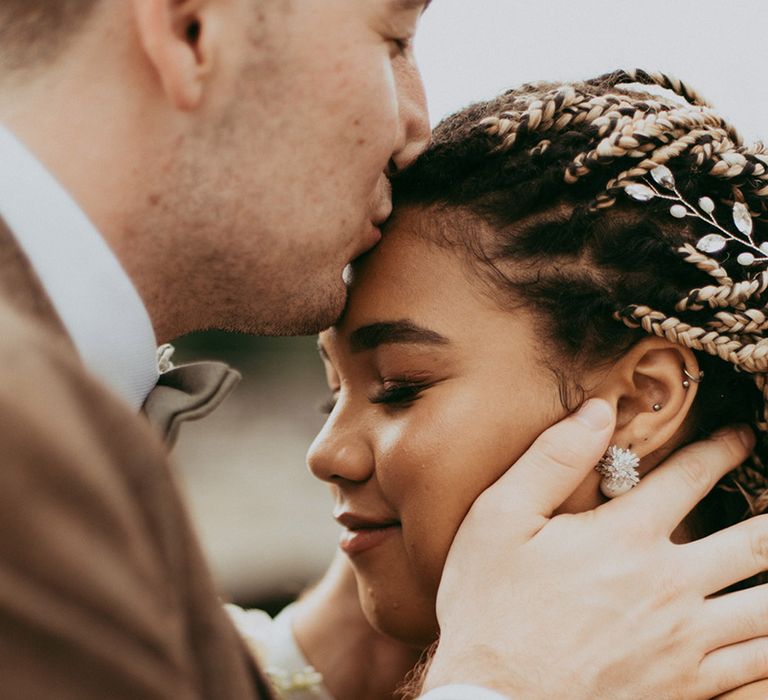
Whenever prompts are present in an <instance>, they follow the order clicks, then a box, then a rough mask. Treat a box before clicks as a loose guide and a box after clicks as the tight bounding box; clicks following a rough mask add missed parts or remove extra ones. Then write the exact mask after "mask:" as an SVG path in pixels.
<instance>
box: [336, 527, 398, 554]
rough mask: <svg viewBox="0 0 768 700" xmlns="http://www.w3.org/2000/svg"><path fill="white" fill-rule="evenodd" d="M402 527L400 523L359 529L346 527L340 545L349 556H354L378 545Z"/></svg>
mask: <svg viewBox="0 0 768 700" xmlns="http://www.w3.org/2000/svg"><path fill="white" fill-rule="evenodd" d="M399 529H400V523H392V524H391V525H381V526H379V527H365V528H360V529H358V530H347V529H344V530H343V531H342V533H341V537H340V538H339V547H340V548H341V551H342V552H344V553H345V554H346V555H347V556H350V557H351V556H354V555H356V554H361V553H362V552H367V551H368V550H369V549H373V548H374V547H378V545H380V544H381V543H382V542H384V541H385V540H386V539H387V538H388V537H389V536H390V535H392V534H394V533H395V532H397V531H398V530H399Z"/></svg>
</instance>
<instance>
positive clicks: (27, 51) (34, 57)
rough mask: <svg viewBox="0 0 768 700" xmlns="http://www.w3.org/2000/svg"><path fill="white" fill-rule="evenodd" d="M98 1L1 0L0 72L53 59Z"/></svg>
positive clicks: (30, 66)
mask: <svg viewBox="0 0 768 700" xmlns="http://www.w3.org/2000/svg"><path fill="white" fill-rule="evenodd" d="M98 2H99V0H0V69H2V70H5V71H9V70H14V69H24V68H35V67H37V66H39V65H40V64H43V63H46V62H49V61H52V60H53V59H55V58H56V57H57V56H58V55H59V53H60V52H61V51H62V49H63V48H64V47H65V46H66V44H67V42H68V40H69V39H71V38H72V36H74V35H75V34H76V33H77V31H78V29H79V28H80V26H81V25H82V24H83V23H84V22H85V20H87V19H88V17H89V15H90V13H91V11H92V10H93V8H94V7H95V6H96V4H97V3H98Z"/></svg>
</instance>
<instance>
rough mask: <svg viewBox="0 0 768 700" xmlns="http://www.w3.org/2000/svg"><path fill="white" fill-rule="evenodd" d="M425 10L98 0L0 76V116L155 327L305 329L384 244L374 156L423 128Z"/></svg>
mask: <svg viewBox="0 0 768 700" xmlns="http://www.w3.org/2000/svg"><path fill="white" fill-rule="evenodd" d="M423 8H424V3H413V4H411V5H410V6H408V7H405V6H403V7H401V6H399V5H397V4H396V3H394V2H391V0H307V1H304V2H301V3H286V2H283V0H271V1H270V2H266V3H256V4H255V3H254V2H253V0H235V2H230V1H229V0H206V1H203V2H195V3H170V2H160V1H158V0H132V1H131V2H126V3H120V4H119V6H117V7H115V6H114V4H113V3H101V5H100V7H99V8H97V9H96V11H95V12H94V14H93V16H92V17H91V18H90V19H89V21H88V23H87V25H86V26H85V27H83V29H82V32H81V36H80V38H79V40H78V41H77V42H73V43H72V44H71V47H70V48H69V49H68V50H67V51H66V52H65V53H64V54H63V55H62V56H60V57H59V58H58V59H57V61H56V62H55V63H54V64H52V65H51V66H49V67H46V68H45V70H42V71H40V72H39V73H38V72H32V73H31V74H30V73H26V72H25V73H21V74H18V75H11V76H7V77H6V80H5V82H4V85H3V86H2V91H3V93H4V98H5V99H4V100H3V104H4V107H3V108H2V110H0V118H2V119H3V121H5V123H7V124H9V125H10V127H11V128H12V129H13V130H14V131H15V132H16V133H17V134H19V135H20V136H21V138H22V139H23V140H24V141H25V142H26V143H27V144H28V145H29V146H30V147H31V148H32V150H33V151H35V152H36V153H37V154H38V155H39V156H40V157H41V158H42V160H43V161H44V162H45V163H46V164H47V165H48V166H49V167H50V168H51V169H52V170H53V171H54V172H56V173H57V175H58V176H59V178H60V179H61V180H62V182H63V183H64V184H65V185H66V186H67V188H68V189H69V191H70V192H71V193H72V194H73V195H74V196H75V198H76V199H77V201H78V202H79V203H80V204H81V205H82V206H83V208H84V209H85V210H86V211H87V212H88V213H89V215H90V216H91V218H92V219H93V220H94V221H95V223H96V225H97V226H98V228H99V229H100V230H101V231H102V233H103V234H104V236H105V237H106V238H107V240H108V241H109V242H110V244H111V245H112V247H113V249H114V250H115V252H116V253H117V254H118V257H119V258H120V260H121V262H122V263H123V265H124V266H125V268H126V270H127V271H128V273H129V274H130V276H131V277H132V279H133V280H134V282H135V283H136V285H137V287H138V289H139V291H140V293H141V295H142V297H143V298H144V300H145V303H146V304H147V306H148V308H149V311H150V314H151V316H152V319H153V322H154V325H155V329H156V332H157V335H158V339H159V340H161V341H165V340H168V339H171V338H173V337H175V336H177V335H180V334H181V333H184V332H188V331H192V330H195V329H201V328H209V327H219V328H227V329H236V330H240V331H248V332H259V333H301V332H312V331H317V330H319V329H321V328H323V327H325V326H327V325H328V324H330V323H331V322H332V321H333V320H334V319H335V318H336V317H337V316H338V314H339V313H340V312H341V310H342V308H343V305H344V301H345V287H344V285H343V283H342V280H341V276H342V270H343V268H344V267H345V265H346V264H347V263H348V262H349V261H350V260H352V259H354V258H355V257H357V256H358V255H360V254H361V253H362V252H364V251H365V250H367V249H368V248H370V247H371V246H372V245H373V244H375V242H376V241H377V240H378V231H377V230H376V226H377V225H378V224H381V223H382V222H383V220H384V219H385V218H386V217H387V216H388V214H389V211H390V196H389V186H388V182H387V179H386V177H385V172H386V171H388V170H392V169H398V168H402V167H404V166H405V165H407V164H408V163H409V162H410V161H411V160H412V159H413V158H414V157H415V156H416V155H417V153H418V152H419V151H420V150H421V149H422V148H423V146H424V145H425V143H426V140H427V138H428V134H429V130H428V121H427V116H426V108H425V103H424V95H423V90H422V85H421V81H420V77H419V74H418V71H417V69H416V66H415V63H414V60H413V55H412V52H411V48H410V45H409V42H410V40H411V38H412V37H413V35H414V33H415V31H416V27H417V24H418V20H419V18H420V15H421V12H422V10H423ZM191 28H194V29H195V31H194V32H192V31H190V30H191ZM191 36H194V37H195V38H190V37H191ZM84 71H85V73H86V74H85V75H84ZM117 76H119V79H118V78H117ZM73 153H77V154H78V157H77V158H73V157H72V154H73ZM338 163H344V164H345V166H344V167H343V168H340V167H338ZM147 251H151V253H152V254H151V255H148V254H147ZM169 269H172V270H174V274H172V275H169V274H168V270H169Z"/></svg>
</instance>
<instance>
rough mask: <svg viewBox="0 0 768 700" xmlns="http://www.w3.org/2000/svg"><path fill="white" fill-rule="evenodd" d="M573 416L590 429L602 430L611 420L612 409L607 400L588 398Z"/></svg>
mask: <svg viewBox="0 0 768 700" xmlns="http://www.w3.org/2000/svg"><path fill="white" fill-rule="evenodd" d="M575 417H576V420H577V421H579V423H582V424H583V425H585V426H586V427H587V428H589V429H590V430H603V429H605V428H607V427H608V426H609V425H610V424H611V423H612V422H613V410H612V409H611V406H610V404H609V403H608V402H607V401H603V400H602V399H589V401H587V402H585V403H584V405H583V406H582V407H581V408H580V409H579V410H578V411H577V412H576V414H575Z"/></svg>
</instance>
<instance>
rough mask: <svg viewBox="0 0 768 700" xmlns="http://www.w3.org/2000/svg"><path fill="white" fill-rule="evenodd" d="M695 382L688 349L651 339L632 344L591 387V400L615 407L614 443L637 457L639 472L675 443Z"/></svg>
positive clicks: (696, 373) (694, 362) (696, 369)
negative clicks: (661, 451)
mask: <svg viewBox="0 0 768 700" xmlns="http://www.w3.org/2000/svg"><path fill="white" fill-rule="evenodd" d="M698 378H699V365H698V362H697V360H696V356H695V355H694V354H693V352H692V351H691V350H689V349H688V348H685V347H681V346H680V345H675V344H674V343H671V342H669V341H668V340H665V339H664V338H656V337H652V338H645V339H643V340H641V341H640V342H639V343H637V344H636V345H634V346H633V347H632V348H631V349H630V350H629V352H627V353H626V354H625V355H624V356H623V357H622V358H621V359H620V360H619V361H618V362H617V363H616V364H615V365H614V366H613V367H612V368H611V370H610V371H609V372H608V374H607V375H605V377H604V378H603V380H602V381H601V382H600V385H599V386H598V387H596V389H595V391H594V393H593V394H592V395H594V396H599V397H601V398H604V399H607V400H608V401H611V402H612V403H613V404H614V405H615V406H616V416H617V417H616V430H615V432H614V436H613V441H612V442H613V444H615V445H618V446H619V447H623V448H625V449H630V450H632V451H633V452H634V453H635V454H636V455H638V457H640V458H641V462H640V464H641V473H643V472H645V471H647V470H649V469H651V468H653V466H655V463H656V462H658V461H659V460H658V459H655V460H653V459H648V460H644V458H649V457H650V456H652V455H654V453H656V452H657V451H659V450H661V449H662V448H667V449H669V450H671V449H674V447H675V446H676V442H677V441H676V440H675V439H674V438H675V436H676V435H677V434H678V433H680V432H681V431H682V429H683V427H684V425H683V424H684V422H685V419H686V417H687V416H688V413H689V412H690V410H691V406H692V405H693V400H694V399H695V397H696V392H697V390H698V382H697V381H696V380H697V379H698ZM644 461H645V462H646V463H645V464H644V463H643V462H644ZM649 462H653V463H649ZM643 467H645V469H644V468H643Z"/></svg>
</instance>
